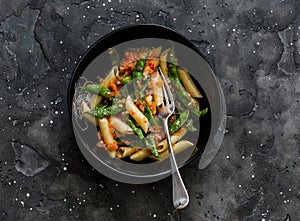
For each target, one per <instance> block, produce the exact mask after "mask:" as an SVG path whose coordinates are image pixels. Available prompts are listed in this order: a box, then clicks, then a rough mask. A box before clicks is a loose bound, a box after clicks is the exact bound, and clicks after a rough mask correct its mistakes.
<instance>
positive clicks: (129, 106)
mask: <svg viewBox="0 0 300 221" xmlns="http://www.w3.org/2000/svg"><path fill="white" fill-rule="evenodd" d="M125 108H126V111H127V112H128V113H129V114H130V116H131V117H132V118H133V119H134V120H135V121H136V122H137V123H138V124H139V125H140V127H141V128H142V129H143V131H144V132H145V133H147V131H148V128H149V125H148V124H149V123H148V119H147V118H146V117H145V115H144V114H143V113H142V112H141V111H140V110H139V109H138V108H137V107H136V106H135V104H134V103H133V101H132V99H131V97H130V96H128V97H127V99H126V103H125Z"/></svg>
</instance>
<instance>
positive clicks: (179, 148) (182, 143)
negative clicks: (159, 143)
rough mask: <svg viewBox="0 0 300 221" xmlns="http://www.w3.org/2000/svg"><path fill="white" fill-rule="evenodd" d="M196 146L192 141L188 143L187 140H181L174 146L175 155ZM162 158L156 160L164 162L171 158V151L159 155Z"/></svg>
mask: <svg viewBox="0 0 300 221" xmlns="http://www.w3.org/2000/svg"><path fill="white" fill-rule="evenodd" d="M193 145H194V144H193V143H192V142H190V141H187V140H181V141H179V142H178V143H176V144H174V145H173V151H174V154H176V153H179V152H181V151H183V150H185V149H187V148H189V147H191V146H193ZM159 156H160V158H156V160H164V159H166V158H167V157H168V156H169V149H167V150H165V151H164V152H162V153H160V154H159ZM151 159H155V157H154V156H153V157H152V156H151Z"/></svg>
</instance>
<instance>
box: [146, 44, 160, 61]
mask: <svg viewBox="0 0 300 221" xmlns="http://www.w3.org/2000/svg"><path fill="white" fill-rule="evenodd" d="M160 52H161V47H157V48H152V49H151V50H150V52H149V56H148V57H149V58H150V59H151V58H158V56H159V55H160Z"/></svg>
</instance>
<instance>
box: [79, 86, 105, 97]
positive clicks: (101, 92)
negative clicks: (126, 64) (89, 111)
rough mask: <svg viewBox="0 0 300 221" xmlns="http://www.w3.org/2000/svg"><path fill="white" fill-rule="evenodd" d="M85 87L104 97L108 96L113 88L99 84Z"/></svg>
mask: <svg viewBox="0 0 300 221" xmlns="http://www.w3.org/2000/svg"><path fill="white" fill-rule="evenodd" d="M85 89H86V90H87V91H89V92H91V93H94V94H99V95H101V96H102V97H105V98H108V97H109V94H110V92H111V90H109V89H108V88H107V87H104V86H101V85H99V84H89V85H87V86H85Z"/></svg>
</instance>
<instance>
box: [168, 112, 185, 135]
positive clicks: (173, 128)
mask: <svg viewBox="0 0 300 221" xmlns="http://www.w3.org/2000/svg"><path fill="white" fill-rule="evenodd" d="M188 117H189V111H188V110H185V111H183V112H182V113H181V114H180V115H179V117H178V118H177V119H176V120H175V121H174V122H173V123H172V124H171V125H170V126H169V133H170V135H172V134H173V133H175V132H176V131H178V130H179V129H180V128H181V127H182V126H183V124H184V123H185V122H186V121H187V119H188Z"/></svg>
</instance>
